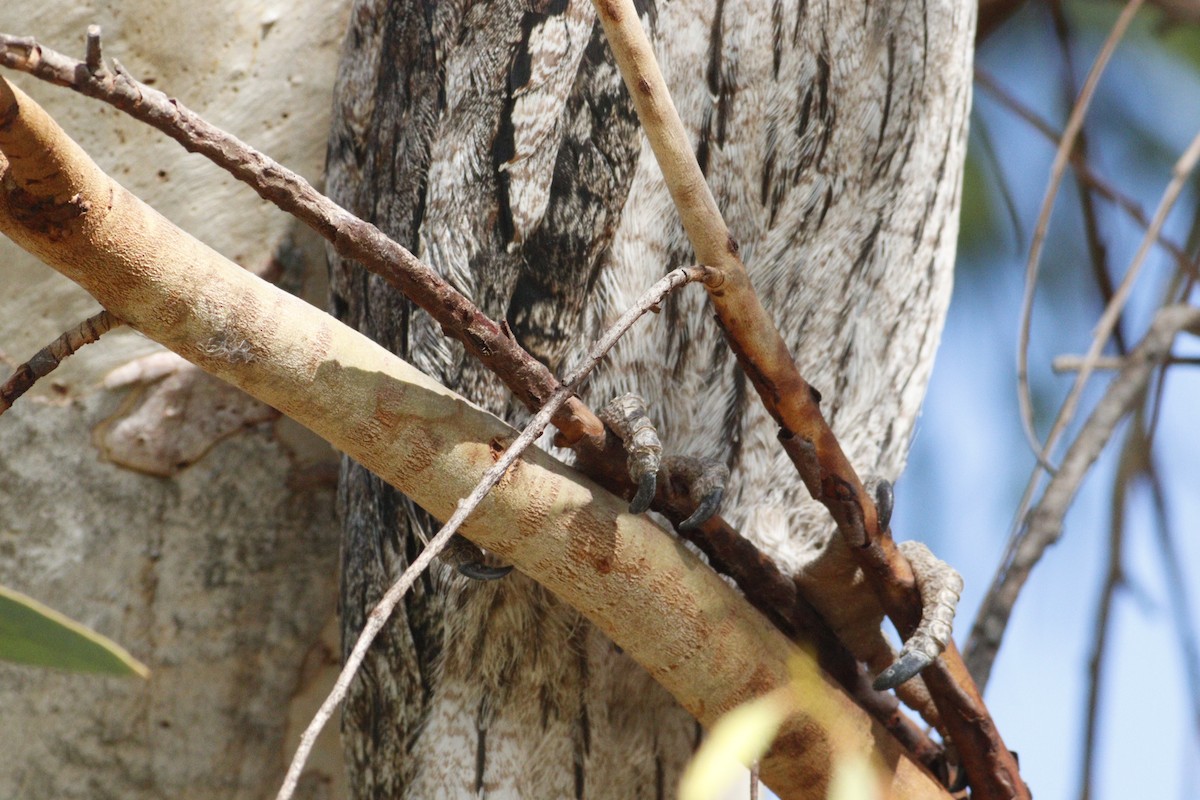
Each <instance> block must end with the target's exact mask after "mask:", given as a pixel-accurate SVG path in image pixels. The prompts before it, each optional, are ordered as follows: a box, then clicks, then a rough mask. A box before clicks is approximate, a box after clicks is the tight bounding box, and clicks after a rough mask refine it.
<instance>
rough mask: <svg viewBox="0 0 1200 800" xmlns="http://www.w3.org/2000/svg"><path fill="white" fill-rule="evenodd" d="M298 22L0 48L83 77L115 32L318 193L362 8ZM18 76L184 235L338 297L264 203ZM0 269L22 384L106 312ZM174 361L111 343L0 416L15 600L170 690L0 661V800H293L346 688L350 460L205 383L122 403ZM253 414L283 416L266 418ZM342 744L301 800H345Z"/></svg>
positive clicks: (184, 378)
mask: <svg viewBox="0 0 1200 800" xmlns="http://www.w3.org/2000/svg"><path fill="white" fill-rule="evenodd" d="M281 9H282V7H280V6H278V4H274V3H270V2H259V1H258V0H250V2H247V1H246V0H229V1H228V2H225V1H224V0H220V1H219V2H215V3H207V4H203V5H199V6H197V5H195V4H189V3H181V2H177V0H136V1H135V2H128V1H126V0H122V1H121V2H108V1H107V0H101V1H100V2H96V3H89V4H79V3H69V2H65V0H54V1H53V2H46V1H45V0H9V1H8V2H4V3H0V29H2V30H5V31H7V32H11V33H17V34H30V35H36V36H40V37H44V38H45V40H46V41H47V42H52V43H53V44H54V45H55V46H57V47H60V48H61V49H63V50H65V51H67V52H71V53H73V54H76V55H78V56H80V57H82V54H83V41H84V32H85V29H86V26H87V25H88V24H91V23H97V24H100V25H101V26H102V27H103V31H104V43H105V56H106V57H107V58H109V59H111V58H112V57H114V56H115V57H116V58H117V59H119V60H120V61H121V62H122V63H123V64H124V65H125V66H126V67H127V68H128V69H129V70H130V71H131V72H132V73H133V74H135V75H137V76H138V77H140V78H142V79H152V80H153V81H154V83H155V85H157V86H160V87H161V88H163V89H164V90H166V91H169V92H171V93H172V94H174V95H178V96H179V97H181V98H186V101H187V102H188V103H191V104H192V105H193V106H194V107H196V108H197V109H199V110H201V111H202V112H203V113H204V114H205V115H207V116H208V117H209V118H210V119H212V120H213V121H215V122H218V123H220V124H222V125H225V126H227V127H229V128H230V129H232V130H235V131H237V132H238V133H240V134H241V135H243V136H245V137H246V138H248V139H250V140H252V141H254V142H255V143H256V144H257V145H259V146H260V147H263V148H264V149H267V150H269V151H270V152H272V153H273V154H274V155H275V156H277V157H278V158H280V159H281V160H282V161H284V162H286V163H288V164H289V165H291V166H293V167H294V168H296V169H298V170H299V171H300V172H302V173H304V174H306V175H309V176H311V177H314V178H315V177H317V176H319V175H320V171H321V163H322V158H323V150H324V142H325V138H326V133H327V131H328V110H329V95H330V87H331V85H332V80H333V75H334V71H335V60H336V55H337V50H338V46H339V45H340V40H341V35H342V32H343V31H344V29H345V16H346V4H345V3H340V2H334V3H329V2H316V1H313V2H299V3H292V4H289V5H288V8H287V11H286V13H279V12H280V10H281ZM110 64H111V61H110ZM15 80H18V81H19V82H21V83H22V85H24V86H25V87H27V88H28V89H29V91H31V92H34V93H35V94H36V95H37V96H38V98H39V100H41V101H43V102H44V103H46V105H47V106H48V107H50V108H51V109H52V110H53V112H54V113H55V114H56V116H57V117H58V118H59V119H60V120H61V121H62V122H63V124H64V125H65V126H66V127H67V128H68V129H69V130H70V132H71V134H72V135H73V136H74V137H75V138H76V139H77V140H79V141H80V142H82V143H83V144H84V145H85V146H86V147H87V149H88V150H89V151H90V152H91V153H93V154H94V155H95V156H96V158H97V159H98V160H99V161H100V162H101V164H102V165H103V167H104V168H105V169H106V170H107V171H109V172H110V174H112V175H114V176H116V177H117V178H118V179H119V180H121V181H122V182H123V183H125V184H126V185H127V186H129V187H131V188H133V189H134V190H135V191H137V192H138V193H139V194H140V195H141V196H143V197H144V198H146V199H147V200H148V201H150V202H151V203H153V204H154V205H155V206H156V207H157V208H158V209H160V210H161V211H162V212H163V213H164V214H166V215H167V216H169V217H171V218H172V219H173V220H174V221H176V222H177V223H178V224H180V225H182V226H183V227H185V228H187V229H188V230H189V231H191V232H192V233H194V234H195V235H197V236H199V237H201V238H203V239H204V240H205V241H207V242H209V243H210V244H212V245H213V246H214V247H216V248H217V249H218V250H220V251H221V252H223V253H225V254H226V255H228V256H230V257H231V258H233V259H235V260H237V261H238V262H239V263H241V264H242V265H243V266H245V267H247V268H249V269H252V270H254V271H258V272H266V273H270V274H273V275H274V276H275V277H281V278H282V282H284V283H286V284H287V285H288V286H290V287H292V288H293V289H299V288H300V287H301V286H304V287H305V288H306V289H307V292H308V293H309V294H310V296H317V297H320V296H321V294H323V289H322V286H323V283H324V281H323V278H321V275H322V273H323V272H324V266H323V263H322V262H323V258H322V253H321V248H320V246H319V244H315V242H316V237H315V236H311V235H309V234H306V233H305V234H300V235H296V233H295V226H294V224H293V222H292V221H291V220H289V219H288V218H287V217H285V216H284V215H281V214H279V213H278V212H276V211H275V210H274V209H272V208H271V207H270V206H269V205H267V204H265V203H263V202H261V201H260V200H259V199H258V198H256V197H255V196H254V195H253V193H252V192H250V191H248V190H246V189H244V188H240V187H239V186H238V185H237V184H236V183H235V182H233V181H232V180H231V179H230V178H228V177H227V176H225V175H224V174H222V173H221V172H219V171H218V170H216V169H214V168H212V167H211V166H209V165H208V164H206V163H205V162H204V161H203V160H202V159H200V158H198V157H195V156H187V155H185V154H184V153H183V152H182V151H181V150H180V149H179V147H178V145H176V144H175V143H173V142H171V141H169V140H167V139H166V138H165V137H163V136H162V135H161V134H159V133H157V132H156V131H153V130H151V129H150V128H148V127H146V126H144V125H142V124H140V123H137V122H135V121H133V120H130V119H128V118H126V117H124V116H123V115H121V114H118V113H117V112H115V111H114V110H113V109H110V108H106V107H104V106H102V105H101V104H98V103H95V102H93V101H90V100H86V99H83V98H80V97H78V96H76V95H73V94H71V93H68V92H64V91H61V90H58V89H55V88H53V87H50V86H46V85H39V84H37V83H36V82H34V81H30V80H28V79H22V78H21V77H20V76H18V77H17V78H15ZM0 263H3V265H4V277H3V279H0V371H3V372H5V373H6V372H7V370H8V369H11V368H12V367H13V366H15V364H16V363H19V362H20V361H21V360H22V359H24V358H27V357H28V356H30V355H32V354H33V353H34V352H35V351H36V350H37V349H38V348H39V347H42V346H43V345H45V344H46V343H47V342H49V341H50V340H52V339H53V338H54V337H55V336H56V335H58V334H59V333H61V332H62V331H63V330H66V329H67V328H68V327H70V326H71V325H74V324H75V323H77V322H79V321H80V320H82V319H84V318H85V317H87V316H88V315H90V314H92V313H94V312H95V311H96V310H97V308H98V307H97V305H96V302H95V300H93V299H92V298H91V297H89V296H88V295H87V294H86V293H85V292H84V291H82V290H81V289H80V288H79V287H78V286H76V285H75V284H74V283H72V282H71V281H69V280H67V279H65V278H63V277H62V276H60V275H58V274H56V273H54V272H53V271H52V270H49V269H48V268H47V267H46V266H45V265H44V264H41V263H38V262H37V260H36V259H35V258H33V257H32V256H29V255H28V254H26V253H24V252H22V251H20V250H19V248H17V247H16V246H15V245H13V244H12V243H10V242H9V241H7V240H0ZM306 270H309V271H308V272H307V273H306ZM314 278H317V279H314ZM160 351H161V348H160V347H159V346H158V345H156V344H154V343H153V342H150V341H149V340H147V339H145V338H144V337H142V336H140V335H136V334H133V333H132V332H129V331H124V332H121V331H114V332H112V333H110V334H107V335H106V336H105V337H104V338H103V339H102V340H101V341H100V342H99V343H98V344H95V345H91V346H89V347H88V348H85V349H84V350H83V351H82V352H81V353H79V354H78V355H76V356H74V357H72V358H71V359H69V360H68V361H67V362H66V363H65V364H64V365H63V367H62V368H61V369H60V370H59V371H56V372H55V373H54V374H53V375H52V376H51V377H50V378H48V379H47V380H46V381H43V382H41V383H39V384H38V385H37V386H36V387H35V388H34V390H33V392H32V393H31V394H30V395H28V396H26V397H23V398H22V399H21V400H19V401H17V403H16V405H14V407H13V408H12V409H10V410H9V411H8V412H7V413H6V414H5V415H4V416H3V417H2V418H0V554H2V557H0V582H2V583H4V584H5V585H9V586H13V587H14V588H17V589H20V590H22V591H25V592H27V593H29V594H31V595H33V596H35V597H37V598H38V599H40V600H42V601H44V602H46V603H49V604H50V605H52V606H54V607H55V608H58V609H60V610H61V611H63V612H64V613H67V614H69V615H71V616H74V617H76V618H77V619H80V620H82V621H84V622H86V623H88V624H90V625H92V626H94V627H96V628H97V629H98V630H100V631H101V632H102V633H104V634H106V635H108V636H111V637H113V638H114V639H116V640H117V641H119V642H121V643H122V644H123V645H125V646H127V647H128V648H129V649H130V650H132V651H133V652H134V654H136V655H137V657H138V658H140V659H142V660H143V661H145V662H146V663H147V664H148V665H149V666H150V667H151V669H152V671H153V674H152V676H151V678H150V680H149V682H148V683H142V682H140V681H119V680H114V679H97V678H94V677H87V676H74V675H65V674H56V673H49V672H44V671H37V670H31V669H28V668H21V667H15V666H11V665H0V708H3V712H0V754H3V759H2V760H3V764H4V767H3V768H2V769H0V796H4V797H20V798H26V799H28V800H39V798H76V797H77V798H100V797H121V798H129V800H150V799H151V798H166V797H171V798H189V797H204V798H245V799H246V800H250V799H251V798H253V799H254V800H258V799H259V798H262V797H266V796H268V795H270V793H272V792H273V791H274V790H275V788H277V785H278V781H279V780H280V777H281V775H282V771H283V768H284V766H285V761H284V760H285V758H286V755H287V749H288V747H289V746H290V743H292V742H294V741H295V738H296V736H297V735H298V730H299V727H298V726H303V724H304V723H305V722H306V721H307V716H308V715H309V713H310V712H311V709H312V708H313V707H314V706H315V703H316V702H319V700H320V694H321V692H322V691H323V690H324V689H325V688H326V687H327V686H328V684H329V681H330V680H331V678H330V677H329V670H330V669H331V667H333V666H335V664H336V661H337V645H336V640H337V633H336V631H335V630H333V629H332V624H333V619H334V613H335V608H334V601H335V594H336V592H335V585H336V573H337V548H338V533H337V529H338V525H337V522H336V519H335V516H334V513H333V504H334V503H333V500H334V497H333V488H332V486H331V485H330V482H329V481H328V480H324V479H323V478H322V470H323V469H325V468H323V467H320V466H318V465H320V464H321V463H322V462H325V463H328V462H329V460H330V459H331V456H332V454H331V453H330V450H329V448H328V447H327V446H324V445H323V444H322V443H321V442H319V441H315V443H314V439H315V437H312V436H311V435H310V434H308V433H307V432H304V431H301V430H299V428H298V426H296V425H295V424H293V423H291V422H287V421H276V422H267V423H263V422H256V423H252V426H251V427H249V428H246V427H244V426H243V425H241V424H239V423H237V422H236V421H234V422H235V424H233V425H232V426H231V428H230V429H228V430H226V431H223V432H221V433H216V432H214V431H213V430H212V429H211V423H212V419H213V418H212V416H211V415H212V412H213V411H214V407H213V405H212V403H208V404H207V405H206V406H203V407H201V406H199V405H197V404H196V401H197V398H198V397H201V396H203V397H205V398H208V400H213V401H214V402H215V403H216V405H217V407H220V408H225V409H227V410H228V409H231V408H241V407H242V406H241V405H240V404H244V403H246V402H247V401H248V400H249V398H246V397H245V396H244V395H242V396H239V397H237V398H236V399H235V398H234V396H233V395H232V394H231V392H233V391H234V390H231V389H230V388H229V387H227V386H225V385H224V384H221V383H220V382H217V381H215V380H213V379H211V378H207V377H205V378H203V379H199V380H198V379H197V378H196V373H195V372H194V371H192V370H183V371H179V370H176V371H173V372H172V373H171V374H169V375H165V376H164V375H163V374H162V373H159V374H158V375H157V377H153V376H151V375H149V374H148V373H147V372H146V371H145V370H144V369H142V368H141V366H139V367H137V368H134V369H133V370H132V372H133V373H135V374H133V375H131V378H132V379H133V380H132V382H131V383H129V384H127V385H124V386H120V387H113V386H109V385H105V384H104V383H103V378H104V377H105V375H106V374H107V373H108V372H109V371H110V370H113V369H115V368H117V367H120V366H122V365H125V364H128V363H129V362H131V361H134V360H137V359H140V358H141V357H143V356H146V355H148V354H155V353H160ZM127 374H130V373H128V372H127ZM231 400H232V403H230V402H229V401H231ZM205 402H206V403H207V402H208V401H205ZM246 408H247V410H249V408H254V411H253V412H252V413H251V414H250V415H249V417H248V419H249V418H254V417H255V415H260V416H259V417H258V418H259V419H261V413H262V412H263V408H264V407H262V406H261V404H258V403H256V402H255V405H254V406H253V407H250V406H247V407H246ZM239 413H240V412H239ZM272 416H274V415H272ZM106 423H109V424H106ZM230 434H232V435H231V437H230V438H226V439H224V440H223V441H221V437H222V436H226V435H230ZM184 443H186V444H184ZM135 451H136V452H135ZM106 458H107V459H111V460H110V461H106V460H105V459H106ZM130 465H132V467H131V466H130ZM313 467H316V469H315V470H314V469H312V468H313ZM135 469H137V470H143V471H147V472H153V473H155V474H157V475H159V476H162V477H151V476H150V475H147V474H141V473H140V472H136V471H134V470H135ZM325 474H328V473H327V472H326V473H325ZM329 744H331V745H332V746H333V748H332V749H333V752H332V753H330V752H329V749H328V748H327V749H326V750H325V751H324V752H323V753H322V755H321V757H320V759H319V760H318V761H317V762H316V763H314V764H313V765H312V769H311V772H310V774H309V775H308V776H307V777H306V780H305V783H304V792H303V796H305V797H309V798H336V797H340V796H344V792H345V787H344V778H343V776H342V771H341V766H340V753H339V752H337V750H338V748H337V744H336V735H334V736H331V737H330V742H329Z"/></svg>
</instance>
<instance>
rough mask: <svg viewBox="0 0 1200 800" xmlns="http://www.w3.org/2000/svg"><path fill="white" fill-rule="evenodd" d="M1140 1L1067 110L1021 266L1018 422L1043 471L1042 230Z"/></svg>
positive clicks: (1126, 12) (1053, 437) (1049, 441)
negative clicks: (1038, 332)
mask: <svg viewBox="0 0 1200 800" xmlns="http://www.w3.org/2000/svg"><path fill="white" fill-rule="evenodd" d="M1142 2H1143V0H1129V2H1128V3H1127V4H1126V6H1125V8H1124V9H1123V10H1122V11H1121V16H1119V17H1118V18H1117V21H1116V23H1115V24H1114V25H1113V29H1112V31H1110V32H1109V34H1108V38H1107V39H1106V40H1105V42H1104V46H1103V47H1102V48H1101V49H1100V53H1099V54H1098V55H1097V56H1096V61H1095V63H1093V64H1092V69H1091V71H1090V72H1088V76H1087V79H1086V80H1085V81H1084V84H1083V90H1082V91H1081V92H1080V93H1079V99H1078V101H1076V103H1075V105H1074V106H1073V107H1072V109H1071V116H1070V117H1069V118H1068V119H1067V126H1066V128H1065V129H1064V130H1063V135H1062V141H1061V142H1060V143H1059V146H1058V151H1057V152H1056V153H1055V154H1054V163H1053V164H1052V165H1051V167H1050V182H1049V184H1048V185H1047V186H1046V196H1045V197H1044V198H1043V199H1042V210H1041V211H1040V212H1039V214H1038V221H1037V226H1036V227H1035V228H1034V230H1033V242H1032V243H1031V244H1030V247H1029V259H1028V261H1027V263H1026V266H1025V293H1024V296H1023V297H1022V299H1021V322H1020V334H1019V335H1018V343H1017V400H1018V405H1019V407H1020V410H1021V425H1022V427H1023V428H1024V431H1025V438H1026V439H1027V440H1028V442H1029V446H1030V448H1031V449H1032V450H1033V452H1034V454H1035V455H1036V456H1037V459H1038V463H1039V464H1040V465H1041V466H1042V467H1043V468H1044V469H1046V471H1047V472H1053V471H1054V468H1053V467H1052V466H1051V465H1050V464H1049V462H1048V461H1047V460H1046V459H1047V458H1049V452H1050V449H1051V448H1052V447H1053V446H1054V443H1055V442H1056V441H1057V438H1058V433H1057V432H1056V431H1051V433H1050V435H1049V436H1047V437H1046V443H1045V444H1044V445H1043V444H1042V442H1040V441H1039V440H1038V437H1037V432H1036V431H1035V430H1034V429H1033V398H1032V396H1031V395H1030V391H1029V331H1030V326H1031V324H1032V319H1033V298H1034V295H1035V293H1036V292H1037V278H1038V268H1039V266H1040V264H1041V258H1042V248H1043V247H1044V246H1045V243H1046V231H1047V229H1048V228H1049V227H1050V212H1051V211H1052V210H1053V209H1054V200H1055V198H1056V197H1057V196H1058V188H1059V186H1061V185H1062V179H1063V175H1064V174H1065V173H1066V169H1067V162H1068V160H1069V159H1070V154H1071V152H1073V151H1074V149H1075V142H1076V139H1077V138H1078V136H1079V132H1080V131H1081V130H1082V129H1083V120H1084V117H1085V116H1086V115H1087V110H1088V108H1089V107H1090V106H1091V103H1092V98H1093V97H1094V96H1095V94H1096V86H1097V85H1098V84H1099V83H1100V76H1101V75H1103V74H1104V70H1105V68H1107V66H1108V62H1109V60H1110V59H1111V58H1112V54H1113V53H1114V52H1115V51H1116V49H1117V45H1118V44H1119V43H1120V42H1121V39H1122V38H1123V37H1124V36H1125V32H1126V31H1127V30H1128V29H1129V25H1130V24H1131V23H1132V22H1133V17H1134V15H1135V14H1137V11H1138V9H1139V8H1141V6H1142ZM1107 338H1108V337H1107V335H1106V336H1105V337H1104V339H1105V340H1107ZM1060 418H1061V416H1060ZM1056 427H1057V426H1056Z"/></svg>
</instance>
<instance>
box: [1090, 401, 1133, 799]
mask: <svg viewBox="0 0 1200 800" xmlns="http://www.w3.org/2000/svg"><path fill="white" fill-rule="evenodd" d="M1142 398H1145V391H1144V392H1142ZM1135 428H1136V426H1130V428H1129V432H1128V434H1127V437H1126V446H1124V447H1123V449H1122V450H1123V451H1124V452H1123V453H1122V458H1121V467H1120V468H1118V469H1117V474H1116V479H1115V480H1114V486H1112V497H1111V499H1110V503H1109V513H1110V519H1109V553H1108V565H1106V566H1105V570H1104V584H1103V587H1102V588H1100V597H1099V600H1098V601H1097V604H1096V619H1094V622H1093V625H1092V630H1093V633H1092V651H1091V652H1090V654H1088V656H1087V702H1086V705H1085V711H1084V747H1082V753H1081V756H1080V765H1079V800H1090V798H1091V796H1092V771H1093V769H1092V766H1093V764H1094V760H1096V744H1097V732H1098V726H1099V717H1100V686H1102V685H1103V682H1104V666H1105V664H1104V651H1105V649H1106V646H1108V642H1109V636H1110V633H1111V632H1112V625H1111V624H1112V609H1114V606H1115V604H1116V599H1117V593H1118V591H1120V590H1121V589H1122V588H1123V587H1124V585H1126V579H1124V567H1123V566H1122V555H1123V552H1124V547H1123V545H1124V533H1126V524H1124V515H1126V510H1127V500H1128V497H1129V488H1130V483H1132V482H1133V480H1134V477H1135V476H1136V473H1138V471H1139V468H1138V467H1136V465H1135V464H1132V463H1128V462H1127V458H1128V457H1129V456H1130V455H1132V449H1133V447H1135V446H1139V445H1140V443H1139V445H1134V440H1135V438H1136V437H1139V434H1140V433H1141V432H1140V431H1135Z"/></svg>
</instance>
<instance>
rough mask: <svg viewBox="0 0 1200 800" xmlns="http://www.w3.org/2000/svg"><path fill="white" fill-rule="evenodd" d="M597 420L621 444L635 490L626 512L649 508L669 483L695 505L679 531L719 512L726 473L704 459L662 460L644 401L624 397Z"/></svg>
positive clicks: (656, 433) (636, 511) (674, 458)
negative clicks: (660, 488) (675, 483)
mask: <svg viewBox="0 0 1200 800" xmlns="http://www.w3.org/2000/svg"><path fill="white" fill-rule="evenodd" d="M599 417H600V419H601V420H602V421H603V422H604V424H605V425H607V426H608V427H609V428H610V429H612V431H613V433H615V434H616V435H617V437H618V438H619V439H620V440H621V441H622V442H623V443H624V444H625V452H626V454H627V456H628V469H629V477H630V479H631V480H632V481H633V482H634V483H635V484H636V485H637V487H638V490H637V493H636V494H635V495H634V497H633V500H632V501H630V503H629V511H630V512H631V513H633V514H641V513H643V512H644V511H646V510H647V509H649V508H650V504H651V503H652V502H653V501H654V495H655V492H656V491H657V488H658V486H659V473H660V472H661V473H662V477H663V485H669V484H670V482H671V481H672V480H675V481H681V482H683V483H684V484H685V485H686V486H687V487H688V488H687V491H688V496H689V497H690V498H691V499H692V502H693V503H695V509H694V510H693V511H692V513H691V515H690V516H689V517H688V518H687V519H685V520H684V521H683V522H681V523H680V525H679V527H680V529H681V530H689V529H691V528H694V527H696V526H698V525H700V524H702V523H703V522H705V521H706V520H708V519H709V518H710V517H712V516H713V515H714V514H716V513H717V512H718V511H719V510H720V508H721V499H722V498H723V497H724V494H725V484H726V482H727V481H728V480H729V470H727V469H726V468H725V466H724V465H722V464H719V463H717V462H715V461H711V460H708V459H701V458H694V457H691V456H663V455H662V442H661V441H660V440H659V438H658V431H657V430H656V429H655V427H654V423H653V422H651V421H650V418H649V417H648V416H647V415H646V401H645V400H643V399H642V398H641V397H640V396H639V395H636V394H625V395H621V396H620V397H617V398H615V399H614V400H612V401H611V402H609V403H608V404H607V405H606V406H604V408H602V409H600V412H599Z"/></svg>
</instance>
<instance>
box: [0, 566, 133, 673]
mask: <svg viewBox="0 0 1200 800" xmlns="http://www.w3.org/2000/svg"><path fill="white" fill-rule="evenodd" d="M0 659H2V660H5V661H15V662H17V663H20V664H33V665H36V666H41V667H56V668H58V669H68V670H73V671H75V672H97V673H101V674H105V675H137V676H140V677H142V678H145V677H148V676H149V675H150V670H149V668H147V667H146V665H145V664H143V663H141V662H140V661H138V660H137V659H135V658H134V657H133V656H131V655H130V654H129V652H128V651H127V650H125V648H123V647H121V646H120V645H119V644H117V643H116V642H114V641H112V640H111V639H108V638H106V637H104V636H101V635H100V634H98V633H96V632H95V631H93V630H91V629H89V628H86V627H84V626H83V625H81V624H79V623H78V622H75V621H74V620H72V619H69V618H68V617H65V616H63V615H62V614H60V613H58V612H57V611H55V610H54V609H52V608H49V607H47V606H44V605H42V604H41V603H39V602H38V601H37V600H34V599H33V598H32V597H28V596H27V595H24V594H21V593H20V592H16V591H13V590H12V589H9V588H7V587H4V586H0Z"/></svg>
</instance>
